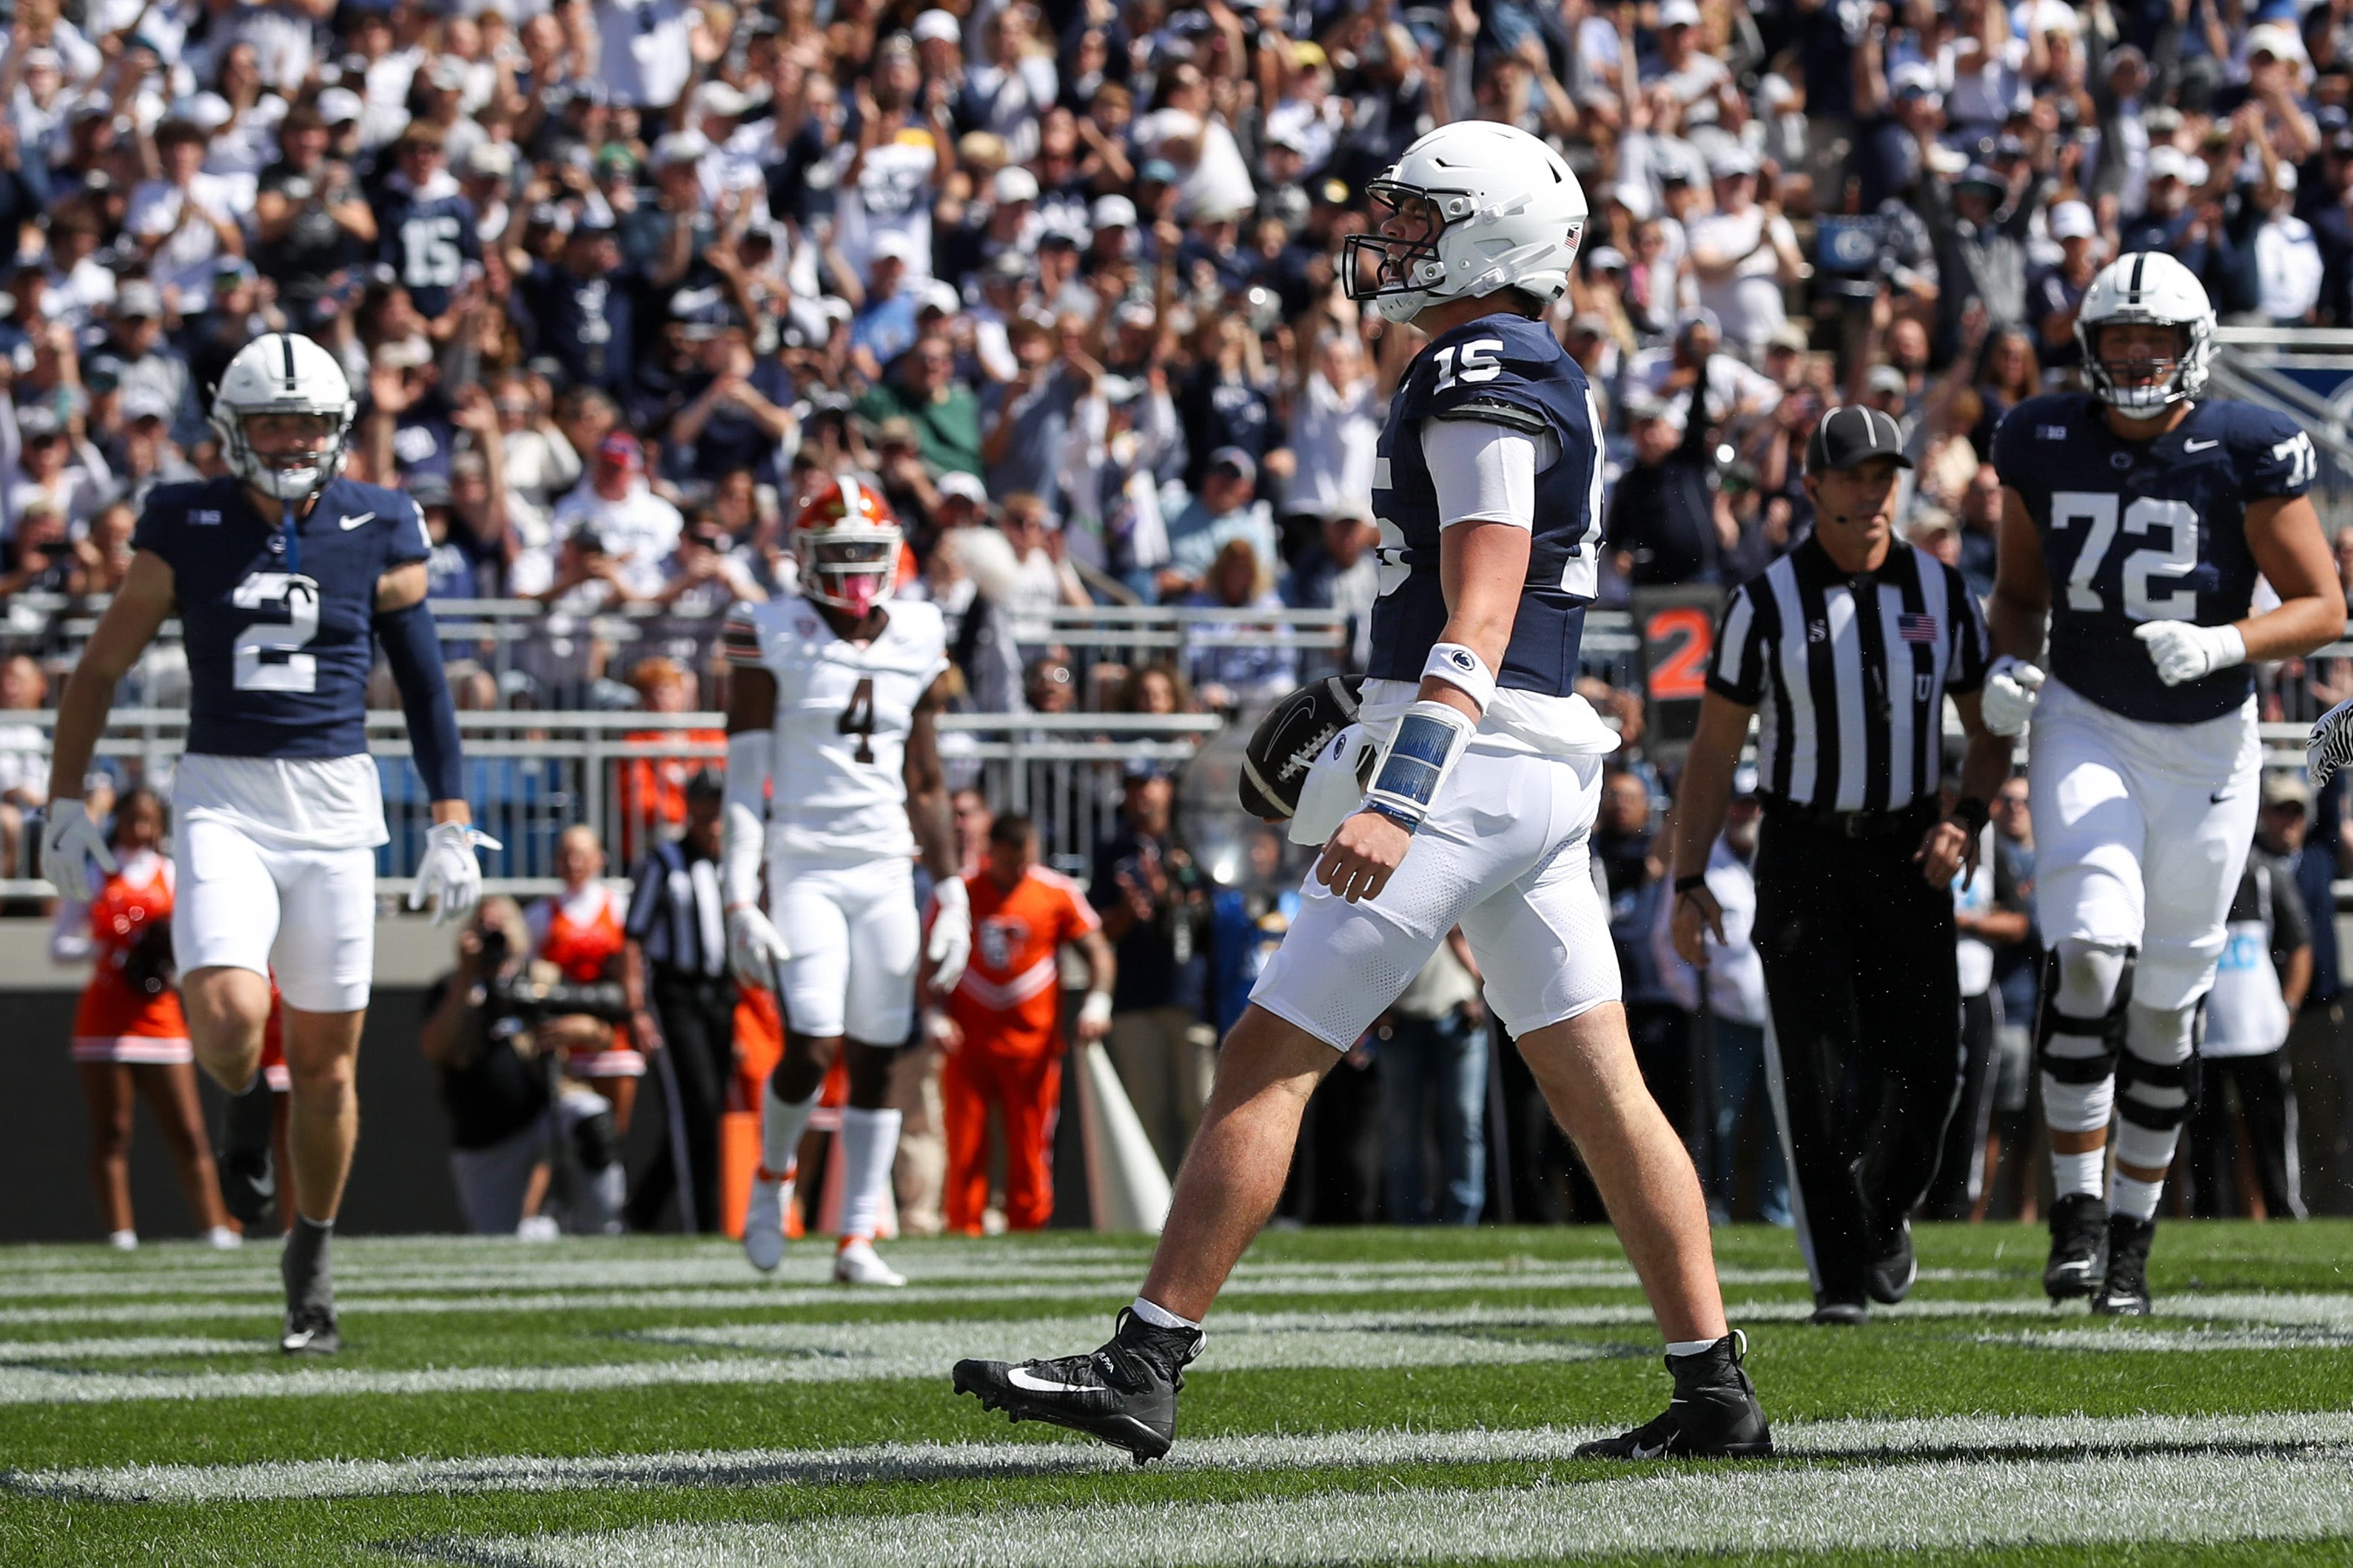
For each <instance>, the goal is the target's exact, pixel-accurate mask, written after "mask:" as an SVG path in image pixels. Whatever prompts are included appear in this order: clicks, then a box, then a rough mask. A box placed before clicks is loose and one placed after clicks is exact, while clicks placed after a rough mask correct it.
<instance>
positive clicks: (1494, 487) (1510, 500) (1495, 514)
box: [1421, 419, 1560, 531]
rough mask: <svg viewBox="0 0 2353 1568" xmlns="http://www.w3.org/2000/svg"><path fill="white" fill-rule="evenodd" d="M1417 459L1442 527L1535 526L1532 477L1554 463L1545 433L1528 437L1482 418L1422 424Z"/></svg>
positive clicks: (1554, 450)
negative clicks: (1434, 492) (1433, 490)
mask: <svg viewBox="0 0 2353 1568" xmlns="http://www.w3.org/2000/svg"><path fill="white" fill-rule="evenodd" d="M1421 458H1422V461H1423V462H1425V463H1427V464H1428V465H1429V466H1430V482H1431V483H1432V484H1433V485H1434V486H1436V487H1437V489H1438V516H1439V521H1440V526H1442V527H1451V526H1452V525H1453V524H1455V523H1458V522H1508V523H1510V524H1511V525H1512V526H1513V527H1514V528H1525V529H1529V530H1531V531H1533V530H1534V529H1535V525H1536V475H1537V474H1539V473H1541V472H1542V471H1543V470H1545V469H1546V468H1551V467H1552V466H1553V464H1555V463H1556V462H1558V461H1559V460H1560V442H1559V440H1558V439H1557V438H1556V437H1555V436H1554V435H1553V434H1552V432H1551V431H1549V430H1547V431H1545V432H1544V433H1542V434H1541V435H1530V434H1529V433H1528V432H1526V431H1525V430H1514V429H1512V428H1510V427H1509V426H1503V425H1494V424H1490V423H1489V422H1487V421H1486V420H1483V419H1425V420H1423V421H1422V422H1421Z"/></svg>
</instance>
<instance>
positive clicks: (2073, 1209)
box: [2042, 1193, 2108, 1301]
mask: <svg viewBox="0 0 2353 1568" xmlns="http://www.w3.org/2000/svg"><path fill="white" fill-rule="evenodd" d="M2107 1272H2108V1205H2106V1204H2105V1203H2103V1202H2102V1201H2101V1200H2100V1198H2099V1196H2098V1195H2097V1194H2093V1193H2070V1194H2067V1195H2066V1196H2065V1197H2063V1198H2061V1199H2060V1200H2059V1201H2058V1202H2057V1203H2055V1204H2052V1205H2051V1261H2050V1262H2049V1263H2047V1264H2045V1265H2044V1266H2043V1268H2042V1289H2045V1290H2047V1291H2049V1292H2050V1293H2051V1299H2052V1300H2053V1301H2064V1300H2070V1299H2071V1298H2073V1297H2076V1296H2090V1295H2094V1294H2096V1293H2097V1292H2098V1290H2099V1289H2100V1282H2101V1280H2102V1279H2105V1278H2106V1277H2107Z"/></svg>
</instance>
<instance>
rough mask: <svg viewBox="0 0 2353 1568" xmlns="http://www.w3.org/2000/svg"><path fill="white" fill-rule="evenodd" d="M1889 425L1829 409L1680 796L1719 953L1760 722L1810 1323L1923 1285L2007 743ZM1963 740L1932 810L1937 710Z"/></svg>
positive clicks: (1677, 852) (1763, 863)
mask: <svg viewBox="0 0 2353 1568" xmlns="http://www.w3.org/2000/svg"><path fill="white" fill-rule="evenodd" d="M1911 466H1912V464H1911V462H1910V461H1909V460H1908V459H1907V458H1905V456H1904V455H1903V437H1902V435H1901V434H1900V433H1899V432H1898V431H1897V429H1896V426H1895V422H1894V420H1892V419H1890V418H1889V417H1888V416H1886V415H1884V414H1882V413H1879V412H1878V411H1876V410H1874V409H1868V408H1862V407H1844V408H1833V409H1831V411H1830V412H1829V413H1828V414H1826V415H1824V416H1822V420H1821V423H1820V425H1818V426H1815V428H1814V435H1813V439H1812V440H1811V441H1810V442H1809V443H1808V444H1807V447H1806V477H1805V485H1806V494H1807V496H1808V497H1809V498H1810V500H1812V502H1813V507H1814V528H1813V532H1812V533H1811V535H1810V536H1809V537H1808V538H1807V539H1805V540H1804V541H1803V542H1800V543H1799V545H1798V546H1797V547H1796V548H1795V549H1794V550H1792V551H1790V552H1789V553H1788V555H1786V556H1784V557H1782V558H1781V559H1780V560H1778V561H1777V562H1775V563H1773V564H1772V565H1771V566H1769V567H1767V569H1766V570H1765V571H1764V572H1763V573H1762V574H1759V575H1757V576H1756V577H1754V578H1752V579H1750V580H1749V581H1748V582H1747V583H1745V584H1742V585H1741V586H1740V588H1739V589H1738V590H1736V592H1735V593H1734V594H1733V595H1732V599H1731V602H1730V603H1729V605H1727V606H1726V607H1725V613H1724V620H1723V624H1722V625H1721V626H1718V627H1717V630H1716V644H1715V662H1714V665H1713V666H1712V668H1710V670H1709V672H1708V679H1707V692H1706V695H1705V696H1704V698H1703V699H1702V704H1701V709H1700V718H1699V730H1698V733H1697V734H1696V736H1695V737H1694V739H1693V741H1692V745H1691V752H1690V755H1689V758H1688V760H1687V761H1686V762H1685V763H1684V768H1683V782H1682V788H1681V792H1680V794H1679V795H1678V797H1677V801H1676V810H1675V846H1674V879H1675V880H1674V914H1673V933H1674V942H1675V947H1676V950H1677V951H1678V952H1681V953H1682V954H1683V957H1684V959H1685V960H1687V961H1688V962H1690V963H1694V964H1700V963H1705V962H1706V957H1705V952H1704V949H1703V947H1702V945H1701V932H1702V929H1703V928H1707V929H1708V930H1711V931H1715V932H1716V933H1717V940H1718V941H1719V942H1721V941H1722V940H1723V938H1722V934H1721V926H1720V921H1721V918H1722V913H1721V911H1720V910H1718V909H1717V908H1716V903H1715V899H1714V898H1713V897H1712V896H1710V894H1709V892H1708V890H1707V884H1706V880H1705V877H1704V872H1705V871H1706V869H1707V860H1708V850H1709V848H1710V847H1711V846H1713V845H1714V844H1715V837H1716V835H1717V833H1718V832H1719V831H1720V830H1721V829H1722V827H1723V824H1724V815H1725V802H1726V800H1727V798H1728V796H1729V795H1730V793H1731V788H1732V775H1733V770H1734V769H1735V767H1736V766H1737V765H1738V763H1739V761H1740V752H1741V748H1742V747H1743V746H1744V745H1745V744H1746V742H1747V739H1748V722H1749V719H1750V717H1751V716H1752V715H1754V716H1756V717H1757V719H1759V720H1760V721H1761V722H1760V726H1759V732H1758V740H1757V773H1758V776H1759V781H1760V783H1761V784H1762V786H1763V788H1762V793H1763V795H1764V797H1765V822H1764V827H1763V831H1762V834H1761V837H1760V841H1759V844H1758V847H1757V862H1756V868H1757V951H1758V952H1759V953H1760V954H1761V955H1762V956H1763V958H1764V960H1765V990H1766V999H1767V1004H1768V1005H1769V1007H1770V1009H1771V1012H1772V1017H1773V1029H1772V1032H1771V1033H1770V1034H1768V1035H1767V1038H1766V1053H1767V1054H1766V1066H1767V1071H1768V1072H1769V1073H1770V1074H1771V1075H1772V1081H1773V1085H1774V1087H1775V1089H1777V1091H1778V1092H1776V1094H1775V1095H1774V1102H1775V1109H1776V1110H1778V1112H1779V1114H1780V1118H1781V1137H1782V1142H1783V1145H1784V1148H1785V1151H1786V1152H1787V1153H1788V1158H1789V1171H1790V1173H1791V1175H1792V1176H1793V1177H1794V1178H1795V1184H1796V1186H1795V1191H1794V1193H1793V1194H1792V1198H1793V1200H1794V1201H1793V1202H1792V1204H1791V1205H1790V1206H1791V1207H1792V1209H1793V1210H1794V1211H1795V1213H1796V1216H1797V1223H1798V1236H1799V1245H1800V1246H1801V1247H1802V1248H1803V1250H1804V1252H1805V1255H1806V1266H1807V1269H1808V1272H1809V1273H1810V1276H1811V1277H1812V1280H1813V1286H1814V1317H1813V1321H1815V1322H1817V1323H1838V1324H1858V1323H1862V1322H1866V1321H1869V1319H1870V1307H1869V1306H1868V1304H1867V1302H1866V1298H1868V1299H1869V1300H1877V1301H1883V1302H1891V1303H1892V1302H1895V1301H1900V1300H1903V1299H1904V1296H1905V1292H1906V1291H1907V1290H1909V1289H1911V1285H1912V1279H1913V1277H1914V1275H1915V1272H1916V1268H1915V1264H1914V1261H1913V1256H1912V1234H1911V1226H1910V1220H1909V1215H1910V1214H1911V1210H1912V1207H1913V1205H1915V1204H1917V1203H1918V1202H1919V1201H1920V1199H1921V1197H1922V1196H1923V1195H1924V1194H1926V1192H1927V1190H1928V1184H1929V1182H1930V1181H1931V1180H1932V1179H1933V1178H1934V1177H1935V1175H1936V1157H1937V1152H1938V1150H1939V1149H1940V1147H1941V1146H1942V1142H1943V1138H1944V1131H1945V1123H1946V1121H1947V1119H1948V1118H1949V1117H1950V1116H1951V1114H1952V1110H1953V1102H1954V1098H1955V1095H1956V1093H1957V1089H1958V1087H1959V1076H1960V1017H1961V1000H1960V984H1959V980H1958V977H1957V973H1956V972H1955V943H1954V929H1953V900H1952V894H1951V893H1950V891H1949V890H1948V889H1949V884H1950V883H1951V881H1952V879H1953V876H1954V873H1955V872H1956V871H1957V870H1958V869H1959V868H1961V866H1962V865H1963V863H1964V862H1965V861H1966V862H1970V863H1974V861H1975V860H1976V858H1977V852H1978V830H1979V829H1981V828H1982V827H1983V826H1985V821H1986V805H1985V802H1986V797H1987V796H1989V795H1991V794H1992V793H1993V791H1994V790H1995V789H1996V788H1997V787H1998V786H1999V785H2000V782H2001V780H2002V779H2003V777H2004V776H2005V775H2006V773H2007V772H2008V767H2009V745H2008V743H2007V742H2003V741H2001V740H2000V739H1999V738H1997V737H1995V736H1992V735H1990V734H1989V733H1988V732H1987V731H1986V729H1985V727H1984V726H1983V725H1982V724H1981V723H1980V722H1979V721H1978V687H1979V685H1980V684H1981V683H1982V682H1983V680H1984V679H1985V671H1986V662H1987V658H1988V654H1987V642H1986V629H1985V620H1984V617H1983V615H1982V614H1981V613H1980V611H1979V609H1978V604H1977V601H1976V600H1975V599H1973V598H1972V597H1970V595H1969V592H1968V588H1967V587H1966V586H1964V585H1963V584H1962V581H1961V574H1959V573H1958V572H1957V571H1955V570H1954V569H1953V568H1951V567H1949V566H1947V565H1944V564H1943V563H1940V562H1938V561H1936V559H1935V558H1934V557H1933V556H1930V555H1929V554H1927V553H1926V552H1924V551H1921V550H1917V549H1915V548H1914V547H1912V546H1911V545H1908V544H1905V543H1903V542H1900V541H1898V540H1897V539H1896V538H1895V536H1894V505H1895V499H1894V498H1895V488H1896V470H1897V469H1898V468H1910V467H1911ZM1947 693H1949V694H1950V695H1951V696H1952V697H1953V698H1954V700H1955V705H1956V706H1957V708H1958V709H1959V710H1960V715H1961V724H1962V727H1963V728H1964V729H1965V730H1966V731H1968V741H1969V746H1968V763H1967V765H1966V768H1965V770H1964V774H1963V779H1962V787H1961V798H1960V800H1959V801H1958V803H1957V804H1956V805H1954V807H1953V809H1952V812H1951V814H1950V815H1949V816H1946V815H1944V814H1943V813H1942V812H1940V810H1939V808H1938V805H1937V784H1938V783H1939V780H1940V776H1941V773H1942V759H1943V755H1944V706H1945V697H1946V695H1947Z"/></svg>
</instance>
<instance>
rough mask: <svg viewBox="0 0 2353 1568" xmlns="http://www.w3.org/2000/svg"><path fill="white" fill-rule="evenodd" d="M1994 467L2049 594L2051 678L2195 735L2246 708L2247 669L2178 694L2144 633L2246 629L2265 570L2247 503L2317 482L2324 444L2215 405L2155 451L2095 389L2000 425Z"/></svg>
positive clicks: (2030, 403)
mask: <svg viewBox="0 0 2353 1568" xmlns="http://www.w3.org/2000/svg"><path fill="white" fill-rule="evenodd" d="M1993 465H1994V469H1995V471H1996V472H1997V473H1999V474H2000V476H2001V482H2002V484H2003V485H2004V486H2006V487H2007V488H2009V489H2013V490H2016V491H2017V492H2018V494H2019V497H2020V499H2021V500H2023V501H2024V502H2025V503H2026V510H2027V514H2028V516H2030V517H2031V518H2032V519H2033V521H2034V531H2035V532H2036V534H2037V535H2039V536H2040V537H2041V539H2042V559H2043V565H2044V571H2045V574H2046V576H2047V577H2048V579H2049V582H2050V584H2051V652H2050V670H2051V673H2052V675H2053V676H2056V677H2057V678H2058V679H2060V680H2062V681H2064V682H2065V683H2066V684H2067V686H2068V687H2069V688H2071V689H2073V690H2074V691H2075V692H2076V693H2077V694H2078V695H2080V696H2082V697H2083V698H2084V699H2085V700H2088V701H2091V702H2094V703H2097V704H2098V705H2099V706H2100V707H2103V708H2105V709H2107V710H2110V711H2111V712H2114V713H2117V714H2120V715H2122V716H2123V717H2125V718H2126V719H2133V720H2139V721H2145V722H2150V723H2158V724H2195V723H2200V722H2202V721H2206V720H2209V719H2216V718H2220V717H2221V716H2222V715H2223V714H2225V713H2229V712H2231V711H2232V710H2235V709H2238V708H2239V707H2241V706H2242V705H2243V704H2244V703H2245V702H2246V700H2247V699H2248V697H2249V696H2251V695H2252V694H2253V691H2254V679H2255V678H2254V671H2253V668H2251V667H2250V666H2247V665H2243V664H2242V665H2240V666H2238V667H2237V668H2232V669H2225V670H2220V671H2217V672H2216V673H2214V674H2212V675H2210V676H2208V677H2206V678H2205V679H2203V680H2193V681H2189V682H2188V683H2186V684H2184V685H2180V686H2168V685H2166V684H2165V683H2164V682H2163V681H2161V680H2159V679H2158V677H2157V666H2156V665H2155V663H2153V662H2152V661H2151V660H2150V658H2149V657H2148V647H2147V644H2145V643H2143V642H2141V641H2140V640H2139V638H2138V637H2136V636H2135V635H2134V633H2135V631H2136V630H2137V628H2138V627H2139V626H2141V625H2142V623H2144V622H2147V621H2188V622H2189V623H2191V624H2192V625H2195V626H2228V625H2230V624H2231V623H2232V622H2234V621H2237V620H2240V619H2242V618H2243V617H2244V616H2246V614H2247V610H2248V606H2249V605H2250V603H2251V602H2252V600H2253V596H2254V591H2255V579H2256V578H2257V577H2258V576H2259V575H2260V573H2259V571H2258V569H2257V567H2256V565H2255V558H2254V554H2253V552H2252V551H2251V550H2249V549H2248V547H2247V533H2246V516H2247V504H2248V503H2249V502H2250V501H2254V500H2264V499H2266V498H2269V497H2274V496H2299V495H2302V494H2304V492H2305V491H2306V489H2309V488H2310V487H2311V484H2312V480H2313V474H2314V469H2315V467H2316V458H2315V457H2314V453H2313V447H2312V437H2309V436H2307V435H2306V434H2305V433H2304V431H2303V430H2301V429H2299V428H2298V427H2297V426H2296V425H2295V421H2293V420H2291V419H2290V418H2289V417H2288V416H2286V415H2284V414H2281V413H2278V412H2275V411H2274V410H2272V409H2269V408H2263V407H2260V406H2258V405H2254V404H2250V403H2233V402H2230V401H2228V400H2224V399H2214V400H2211V401H2207V402H2200V403H2198V404H2196V405H2193V406H2192V407H2191V409H2190V411H2189V417H2187V418H2185V419H2183V420H2182V421H2181V423H2180V424H2179V425H2178V426H2174V427H2173V428H2172V429H2171V430H2168V431H2167V432H2166V433H2165V434H2164V435H2162V436H2159V437H2157V439H2155V440H2153V441H2126V440H2125V439H2123V438H2122V437H2118V436H2117V435H2116V433H2115V432H2114V431H2113V430H2111V429H2109V428H2108V423H2107V420H2106V419H2105V417H2103V416H2102V412H2101V405H2100V404H2099V403H2098V402H2096V401H2095V400H2094V398H2092V397H2091V396H2090V395H2088V394H2085V393H2061V394H2056V395H2051V396H2045V397H2030V398H2028V399H2027V400H2026V401H2025V402H2023V403H2021V404H2020V405H2018V406H2017V407H2015V408H2013V409H2011V410H2010V413H2009V414H2008V415H2007V416H2004V418H2003V419H2002V422H2001V425H2000V427H1999V428H1998V429H1997V430H1995V432H1994V437H1993Z"/></svg>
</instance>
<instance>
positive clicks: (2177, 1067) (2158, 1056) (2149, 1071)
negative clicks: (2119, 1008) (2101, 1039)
mask: <svg viewBox="0 0 2353 1568" xmlns="http://www.w3.org/2000/svg"><path fill="white" fill-rule="evenodd" d="M2205 1009H2206V1004H2205V1002H2204V1001H2203V999H2200V1001H2199V1002H2197V1003H2195V1004H2193V1005H2190V1006H2188V1007H2180V1008H2166V1009H2163V1010H2158V1009H2155V1008H2148V1007H2136V1008H2134V1009H2132V1013H2131V1016H2130V1019H2129V1021H2128V1024H2127V1026H2126V1030H2125V1048H2124V1051H2123V1054H2122V1055H2121V1056H2120V1057H2119V1058H2117V1062H2116V1119H2117V1121H2118V1122H2119V1124H2120V1125H2119V1126H2118V1128H2117V1131H2116V1158H2117V1159H2119V1160H2121V1161H2123V1162H2124V1163H2126V1164H2128V1165H2136V1166H2138V1167H2140V1168H2141V1169H2143V1170H2147V1169H2150V1168H2152V1167H2159V1168H2161V1167H2163V1166H2165V1165H2167V1164H2169V1163H2172V1160H2173V1146H2174V1143H2175V1142H2176V1141H2177V1140H2178V1139H2179V1135H2180V1131H2181V1124H2182V1123H2183V1122H2184V1121H2187V1120H2189V1112H2190V1111H2191V1110H2193V1109H2194V1108H2195V1107H2196V1106H2197V1104H2198V1089H2199V1079H2200V1066H2199V1058H2198V1041H2197V1037H2198V1027H2199V1023H2200V1019H2201V1018H2202V1017H2203V1016H2204V1014H2205Z"/></svg>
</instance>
